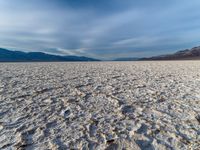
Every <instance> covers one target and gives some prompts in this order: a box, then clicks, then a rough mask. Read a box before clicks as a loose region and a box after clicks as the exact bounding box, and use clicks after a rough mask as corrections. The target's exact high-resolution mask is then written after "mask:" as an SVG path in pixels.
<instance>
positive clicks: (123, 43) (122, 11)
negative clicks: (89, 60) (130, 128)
mask: <svg viewBox="0 0 200 150" xmlns="http://www.w3.org/2000/svg"><path fill="white" fill-rule="evenodd" d="M199 8H200V1H199V0H192V1H188V0H167V1H163V0H153V1H150V0H0V47H2V48H9V49H13V50H23V51H42V52H47V53H51V54H61V55H83V56H89V57H95V58H100V59H112V58H117V57H147V56H153V55H159V54H164V53H171V52H174V51H177V50H181V49H185V48H191V47H193V46H198V45H200V11H199Z"/></svg>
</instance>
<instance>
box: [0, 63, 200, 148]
mask: <svg viewBox="0 0 200 150" xmlns="http://www.w3.org/2000/svg"><path fill="white" fill-rule="evenodd" d="M0 149H1V150H12V149H13V150H14V149H17V150H23V149H25V150H29V149H30V150H35V149H36V150H46V149H49V150H51V149H52V150H57V149H58V150H60V149H61V150H62V149H63V150H65V149H82V150H87V149H91V150H93V149H94V150H104V149H107V150H112V149H113V150H115V149H116V150H122V149H123V150H125V149H126V150H137V149H138V150H139V149H142V150H154V149H155V150H165V149H167V150H179V149H180V150H189V149H194V150H199V149H200V61H166V62H164V61H157V62H91V63H1V64H0Z"/></svg>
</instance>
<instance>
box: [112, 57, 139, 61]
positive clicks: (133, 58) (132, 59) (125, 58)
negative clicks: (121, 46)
mask: <svg viewBox="0 0 200 150" xmlns="http://www.w3.org/2000/svg"><path fill="white" fill-rule="evenodd" d="M139 59H140V58H135V57H124V58H116V59H114V60H113V61H136V60H139Z"/></svg>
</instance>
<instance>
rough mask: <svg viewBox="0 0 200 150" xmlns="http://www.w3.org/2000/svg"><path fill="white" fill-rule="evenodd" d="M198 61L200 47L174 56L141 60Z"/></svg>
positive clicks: (182, 51) (168, 55)
mask: <svg viewBox="0 0 200 150" xmlns="http://www.w3.org/2000/svg"><path fill="white" fill-rule="evenodd" d="M198 59H199V60H200V46H198V47H194V48H192V49H186V50H181V51H178V52H176V53H174V54H167V55H160V56H154V57H150V58H142V59H141V60H198Z"/></svg>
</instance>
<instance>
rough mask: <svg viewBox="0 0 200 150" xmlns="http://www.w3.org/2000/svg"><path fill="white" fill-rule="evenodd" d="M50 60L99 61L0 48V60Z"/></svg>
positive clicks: (82, 57)
mask: <svg viewBox="0 0 200 150" xmlns="http://www.w3.org/2000/svg"><path fill="white" fill-rule="evenodd" d="M51 61H54V62H56V61H100V60H98V59H94V58H88V57H84V56H59V55H50V54H46V53H42V52H27V53H26V52H21V51H10V50H7V49H3V48H0V62H51Z"/></svg>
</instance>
